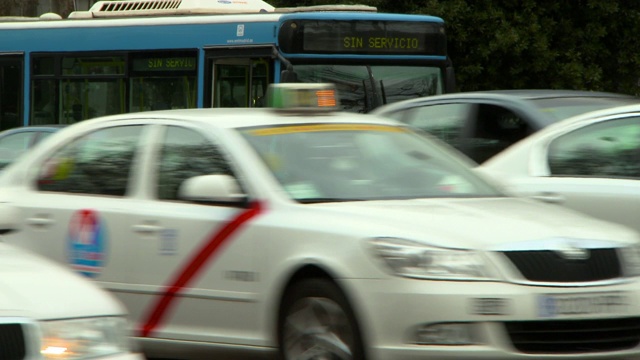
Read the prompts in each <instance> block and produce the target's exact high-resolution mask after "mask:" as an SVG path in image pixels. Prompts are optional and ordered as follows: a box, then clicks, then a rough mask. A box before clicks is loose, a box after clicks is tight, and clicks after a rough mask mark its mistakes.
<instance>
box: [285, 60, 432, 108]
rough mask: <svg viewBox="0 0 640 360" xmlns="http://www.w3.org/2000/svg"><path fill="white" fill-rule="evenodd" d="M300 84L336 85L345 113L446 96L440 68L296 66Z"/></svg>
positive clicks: (294, 67)
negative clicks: (424, 97) (402, 101)
mask: <svg viewBox="0 0 640 360" xmlns="http://www.w3.org/2000/svg"><path fill="white" fill-rule="evenodd" d="M293 70H294V71H295V73H296V75H297V81H300V82H305V83H334V84H336V87H337V89H338V93H339V94H340V107H341V110H343V111H349V112H358V113H366V112H369V111H371V110H372V109H374V108H376V107H378V106H381V105H384V104H387V103H392V102H396V101H400V100H405V99H412V98H415V97H421V96H428V95H436V94H441V93H443V88H444V86H443V80H442V70H441V69H439V68H437V67H425V66H395V65H386V66H384V65H379V66H376V65H373V66H369V65H334V64H320V65H294V66H293Z"/></svg>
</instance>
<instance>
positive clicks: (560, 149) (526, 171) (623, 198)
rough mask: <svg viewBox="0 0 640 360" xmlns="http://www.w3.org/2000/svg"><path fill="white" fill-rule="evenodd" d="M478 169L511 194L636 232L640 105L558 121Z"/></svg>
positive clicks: (639, 202) (639, 226)
mask: <svg viewBox="0 0 640 360" xmlns="http://www.w3.org/2000/svg"><path fill="white" fill-rule="evenodd" d="M478 170H479V171H480V172H483V173H486V174H488V175H490V176H493V177H495V178H496V179H497V180H498V181H500V182H501V183H502V184H503V185H504V186H505V188H506V189H508V190H509V191H510V192H512V193H513V194H517V195H521V196H528V197H533V198H536V199H538V200H542V201H545V202H548V203H555V204H561V205H564V206H566V207H569V208H572V209H574V210H578V211H581V212H583V213H586V214H588V215H591V216H594V217H597V218H600V219H604V220H608V221H613V222H617V223H620V224H623V225H626V226H628V227H631V228H633V229H635V230H637V231H638V232H640V221H638V214H640V105H631V106H621V107H615V108H611V109H607V110H601V111H594V112H589V113H586V114H584V115H580V116H576V117H573V118H569V119H566V120H563V121H560V122H558V123H556V124H554V125H551V126H549V127H547V128H544V129H542V130H541V131H539V132H538V133H536V134H534V135H531V136H530V137H528V138H526V139H524V140H522V141H521V142H519V143H517V144H516V145H514V146H512V147H510V148H507V149H506V150H504V151H502V152H501V153H500V154H498V155H497V156H496V157H494V158H492V159H490V160H489V161H488V162H486V163H484V164H482V165H481V166H480V167H479V168H478Z"/></svg>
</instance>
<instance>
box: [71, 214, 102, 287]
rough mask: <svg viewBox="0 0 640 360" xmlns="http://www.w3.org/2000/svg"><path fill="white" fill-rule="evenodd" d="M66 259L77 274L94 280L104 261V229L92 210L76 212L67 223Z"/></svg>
mask: <svg viewBox="0 0 640 360" xmlns="http://www.w3.org/2000/svg"><path fill="white" fill-rule="evenodd" d="M67 239H68V247H67V249H68V253H67V259H68V262H69V264H70V265H71V267H72V268H73V269H74V270H76V271H77V272H79V273H81V274H83V275H85V276H87V277H90V278H95V277H96V276H98V275H100V272H101V271H102V269H103V267H104V263H105V260H106V256H105V253H106V252H105V250H106V242H107V236H106V228H105V226H104V222H103V221H102V220H101V219H100V217H99V216H98V213H97V212H96V211H94V210H88V209H83V210H78V211H76V212H75V213H74V214H73V215H72V217H71V221H70V222H69V234H68V237H67Z"/></svg>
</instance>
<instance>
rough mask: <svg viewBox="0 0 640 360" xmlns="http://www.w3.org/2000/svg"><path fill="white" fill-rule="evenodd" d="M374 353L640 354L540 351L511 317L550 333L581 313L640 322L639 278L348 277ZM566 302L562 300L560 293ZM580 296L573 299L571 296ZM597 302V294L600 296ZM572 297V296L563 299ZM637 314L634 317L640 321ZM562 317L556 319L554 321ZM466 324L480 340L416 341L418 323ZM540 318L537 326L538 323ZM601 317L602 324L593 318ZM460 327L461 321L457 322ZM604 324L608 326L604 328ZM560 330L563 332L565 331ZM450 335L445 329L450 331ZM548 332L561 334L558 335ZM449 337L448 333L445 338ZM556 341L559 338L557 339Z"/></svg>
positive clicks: (637, 350)
mask: <svg viewBox="0 0 640 360" xmlns="http://www.w3.org/2000/svg"><path fill="white" fill-rule="evenodd" d="M343 285H344V287H345V288H346V289H348V294H349V296H350V298H351V300H352V305H353V307H354V310H355V312H356V316H357V318H358V319H360V326H361V328H362V333H363V336H364V341H365V344H366V345H367V352H368V355H369V358H371V359H394V360H398V359H418V358H435V359H461V358H474V359H483V358H484V359H533V358H535V359H538V358H540V359H554V358H563V359H566V358H576V359H578V358H579V359H598V358H608V359H612V358H618V359H632V358H640V357H638V356H639V355H640V347H638V345H637V344H631V345H629V346H627V348H626V349H624V350H609V349H605V350H598V351H592V350H588V351H578V352H576V351H575V350H572V353H569V354H567V353H562V352H563V351H562V349H553V350H544V351H543V352H542V353H537V352H532V351H531V350H529V349H524V350H523V349H518V348H516V346H514V343H513V342H512V340H511V336H510V334H509V331H508V330H507V325H506V324H516V323H517V324H520V323H523V322H527V323H531V322H546V323H545V324H542V325H544V327H546V330H544V331H546V332H549V333H552V332H553V331H555V330H559V329H556V328H555V325H556V324H557V322H562V321H565V320H571V321H574V320H578V321H582V322H581V323H579V324H580V326H582V324H583V323H585V322H588V321H589V320H595V321H594V322H590V323H589V324H591V325H593V326H598V327H599V326H601V325H600V323H601V322H603V321H606V319H616V320H615V321H616V322H618V321H620V320H621V319H629V318H637V319H638V321H640V284H639V283H638V282H627V283H624V284H613V285H611V284H610V285H607V286H593V287H570V288H559V287H542V286H535V287H534V286H525V285H516V284H507V283H497V282H452V281H427V280H415V279H404V278H394V279H392V280H353V279H351V280H344V284H343ZM612 294H613V295H615V296H622V298H623V299H624V302H625V303H624V304H617V303H616V304H613V305H611V304H610V305H607V306H604V305H602V304H600V305H598V302H597V301H596V302H595V305H594V304H591V305H589V304H587V305H586V306H583V305H580V304H581V303H580V301H582V300H580V301H577V302H576V304H577V305H575V304H574V305H573V310H571V309H572V308H571V306H569V307H567V306H565V307H564V308H563V309H562V310H558V311H561V312H565V313H564V314H557V313H555V311H550V310H549V307H548V306H547V307H544V306H542V305H541V304H545V303H546V302H545V301H547V300H548V299H549V298H552V297H556V302H559V300H557V299H577V298H581V299H590V298H594V299H603V298H605V299H606V298H607V296H609V295H612ZM562 301H564V300H562ZM571 301H574V300H571ZM598 301H599V300H598ZM565 303H566V302H565ZM634 321H635V320H634ZM554 322H556V323H554ZM461 323H462V324H464V325H463V327H462V328H464V329H466V330H469V333H471V334H472V335H473V336H472V338H473V341H472V342H475V343H474V344H471V345H470V344H464V345H451V344H442V343H441V344H437V345H433V344H418V341H417V339H418V338H419V336H418V333H419V330H424V329H425V328H426V329H432V330H433V327H432V326H433V325H434V324H461ZM538 324H539V323H536V324H535V325H538ZM594 324H596V325H594ZM456 326H458V325H456ZM598 330H599V331H604V330H602V328H598ZM559 336H562V335H561V334H559ZM445 338H446V336H445ZM549 338H551V339H553V338H555V335H554V334H552V335H551V336H550V337H549ZM639 340H640V339H639ZM447 341H449V340H447ZM551 346H552V347H553V346H555V345H551Z"/></svg>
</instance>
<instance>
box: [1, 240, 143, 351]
mask: <svg viewBox="0 0 640 360" xmlns="http://www.w3.org/2000/svg"><path fill="white" fill-rule="evenodd" d="M126 316H127V313H126V310H125V308H124V307H123V306H122V305H121V304H120V303H119V302H118V301H117V300H116V299H114V298H113V296H112V295H111V294H109V293H107V292H105V291H104V290H102V289H100V288H99V287H98V286H97V285H96V284H93V283H92V282H90V281H88V280H87V279H83V278H82V277H81V276H79V275H77V274H74V273H73V272H71V271H69V270H68V269H67V268H64V267H63V266H62V265H60V264H56V263H54V262H53V261H51V260H48V259H46V258H44V257H42V256H39V255H36V254H33V253H31V252H30V251H26V250H24V249H20V248H17V247H13V246H11V245H8V244H3V243H0V359H15V360H36V359H41V360H46V359H62V360H66V359H69V360H71V359H73V360H81V359H109V360H143V359H144V357H143V356H141V355H140V354H136V353H132V352H131V350H130V343H131V341H130V340H129V338H128V336H127V335H128V333H127V331H128V326H127V317H126Z"/></svg>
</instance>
